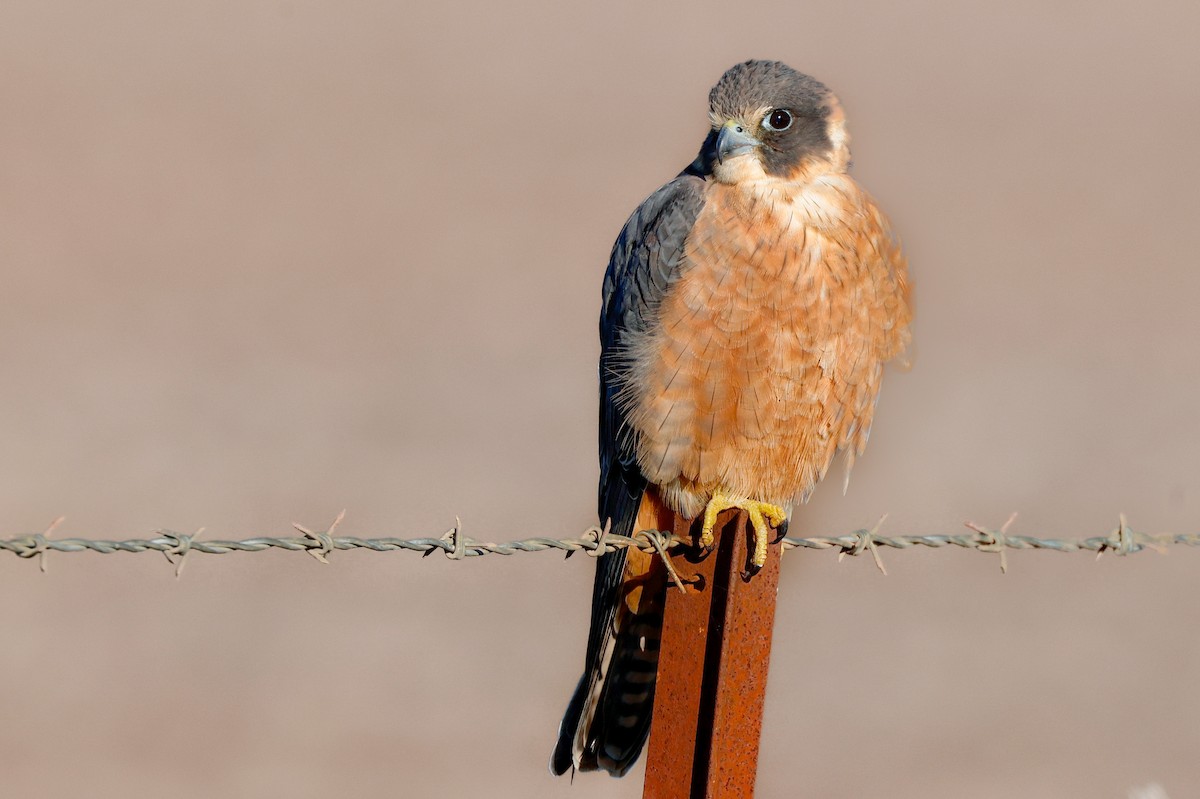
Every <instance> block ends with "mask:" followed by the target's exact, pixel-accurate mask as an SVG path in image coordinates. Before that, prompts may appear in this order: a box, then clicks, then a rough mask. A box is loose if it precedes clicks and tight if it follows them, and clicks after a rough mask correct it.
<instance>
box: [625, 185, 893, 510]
mask: <svg viewBox="0 0 1200 799" xmlns="http://www.w3.org/2000/svg"><path fill="white" fill-rule="evenodd" d="M707 192H708V195H707V197H706V201H705V204H704V207H703V208H702V210H701V211H700V214H699V216H698V218H697V219H696V223H695V225H694V227H693V229H692V231H691V233H690V235H689V236H688V240H687V245H686V249H685V265H684V267H683V269H682V270H681V273H680V276H679V278H678V279H677V281H676V282H675V284H674V285H673V286H672V287H671V289H670V290H669V291H668V292H667V293H666V295H665V296H664V298H663V301H662V304H661V306H660V308H659V309H658V314H657V321H656V323H655V324H654V325H653V326H652V327H651V329H650V330H648V331H647V332H646V333H644V334H643V335H642V336H641V337H640V338H639V339H638V340H636V341H635V342H634V344H633V345H632V347H631V350H630V355H631V358H630V360H629V364H630V370H629V373H628V374H627V375H626V381H627V382H626V392H625V395H624V401H625V402H626V403H627V407H628V409H629V418H630V420H631V424H632V427H633V429H634V433H635V435H636V436H637V441H638V461H639V466H640V467H641V469H642V471H643V473H644V474H645V475H646V477H647V478H648V479H649V480H650V481H651V482H653V483H656V484H658V485H659V486H661V487H662V490H663V496H664V499H666V501H667V502H668V504H669V505H671V506H672V507H674V509H675V510H677V511H679V512H680V513H683V514H684V515H685V516H689V517H691V516H695V515H696V514H698V513H699V512H700V511H701V510H702V509H703V506H704V503H705V502H707V500H708V498H709V497H710V496H711V494H712V492H713V491H716V490H722V491H724V492H726V493H730V494H733V495H735V496H743V497H746V498H750V499H757V500H762V501H768V502H772V503H776V504H780V505H789V504H790V502H791V500H792V499H793V498H794V497H796V496H807V494H808V493H809V492H810V491H811V490H812V488H813V486H814V484H815V483H816V482H817V481H818V480H819V479H820V478H821V477H822V476H823V475H824V473H825V471H826V469H827V468H828V467H829V464H830V462H831V460H832V459H833V457H834V455H835V454H836V453H837V451H838V450H839V449H842V448H845V449H847V450H848V457H849V458H850V459H851V460H852V459H853V457H854V455H856V454H859V453H861V452H862V449H863V447H864V446H865V445H866V441H867V434H868V432H869V430H870V427H871V419H872V415H873V413H874V408H875V400H876V397H877V396H878V393H879V384H880V377H881V372H882V367H883V364H884V363H885V362H886V361H888V360H890V359H892V358H895V357H897V356H899V355H900V354H901V353H902V352H903V351H904V349H905V348H906V346H907V344H908V341H909V331H908V326H909V321H910V319H911V316H912V313H911V308H910V302H909V289H908V278H907V270H906V265H905V261H904V257H903V255H902V254H901V251H900V248H899V245H898V243H897V241H896V240H895V237H894V236H893V234H892V232H891V230H890V228H889V225H888V222H887V220H886V218H885V217H884V216H883V215H882V213H881V212H880V211H879V210H878V208H877V207H876V206H875V204H874V202H873V201H872V200H871V198H870V197H869V196H868V195H867V194H866V193H865V192H864V191H863V190H862V189H861V188H859V186H858V185H857V184H856V183H855V182H854V181H853V179H851V178H850V177H849V176H847V175H845V174H838V173H835V174H829V175H825V176H821V177H818V178H816V179H813V180H811V181H806V182H805V183H803V184H797V183H789V182H784V181H764V182H756V183H753V184H750V185H746V184H738V185H728V184H721V183H717V182H712V183H709V185H708V188H707Z"/></svg>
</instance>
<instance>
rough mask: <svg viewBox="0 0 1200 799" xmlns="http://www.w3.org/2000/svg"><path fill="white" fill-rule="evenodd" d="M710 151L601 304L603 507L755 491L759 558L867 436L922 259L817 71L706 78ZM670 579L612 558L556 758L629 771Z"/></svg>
mask: <svg viewBox="0 0 1200 799" xmlns="http://www.w3.org/2000/svg"><path fill="white" fill-rule="evenodd" d="M708 101H709V116H710V119H711V122H712V129H711V130H710V131H709V133H708V137H707V138H706V139H705V140H704V144H703V146H702V147H701V148H700V154H699V155H698V156H697V157H696V160H695V161H693V162H692V163H691V165H689V166H688V167H687V169H685V170H683V172H681V173H680V174H679V176H678V177H676V178H675V179H674V180H672V181H671V182H670V183H668V184H666V185H665V186H663V187H662V188H661V189H659V190H658V191H656V192H655V193H654V194H652V195H650V197H649V198H648V199H647V200H646V201H645V202H643V203H642V204H641V206H639V207H638V209H637V210H636V211H635V212H634V213H633V216H631V217H630V218H629V221H628V222H626V224H625V228H624V229H623V230H622V231H621V235H620V236H618V237H617V241H616V244H615V245H614V246H613V251H612V256H611V259H610V261H609V264H608V271H607V273H606V274H605V276H604V306H603V310H602V312H601V316H600V342H601V348H602V349H601V355H600V503H599V504H600V520H601V522H602V523H604V522H610V523H611V531H612V532H613V533H616V534H619V535H629V534H631V533H633V532H635V531H636V530H639V529H661V525H658V524H656V523H655V521H656V520H658V519H661V518H663V516H662V513H663V511H664V509H665V510H668V511H673V512H675V513H678V514H680V515H682V516H683V517H685V518H687V519H693V518H695V517H697V516H700V515H703V517H704V519H703V523H702V526H701V531H700V544H701V545H702V546H711V545H712V541H713V527H714V523H715V521H716V517H717V514H718V513H719V512H720V511H722V510H724V509H726V508H741V509H744V510H745V511H746V512H747V514H748V516H749V518H750V521H751V523H752V525H753V529H754V538H755V546H754V553H753V555H752V565H753V566H761V565H762V564H763V562H764V560H765V558H766V553H767V544H768V537H769V536H770V534H771V528H779V527H781V526H782V525H784V524H785V522H786V520H787V517H788V515H789V514H790V512H791V507H792V503H793V501H795V499H797V498H800V499H801V500H803V499H805V498H807V497H808V495H809V493H810V492H811V491H812V488H813V486H814V485H815V484H816V482H817V481H818V480H820V479H821V477H822V476H824V474H825V471H826V470H827V469H828V468H829V464H830V461H832V460H833V457H834V455H835V454H837V452H838V451H839V450H845V451H846V460H847V471H848V470H849V466H850V465H851V464H852V463H853V460H854V457H855V455H858V454H860V453H862V451H863V448H864V447H865V446H866V443H867V434H868V433H869V432H870V429H871V418H872V415H873V413H874V410H875V401H876V398H877V396H878V394H879V385H880V378H881V373H882V370H883V364H884V363H885V362H886V361H888V360H891V359H893V358H896V357H897V356H900V355H901V354H902V353H903V352H904V351H905V349H906V346H907V344H908V342H909V321H910V319H911V317H912V310H911V306H910V301H909V283H908V273H907V267H906V264H905V260H904V256H903V255H902V254H901V251H900V245H899V243H898V241H897V239H896V237H895V236H894V235H893V233H892V231H891V228H890V226H889V223H888V220H887V218H886V217H884V215H883V213H882V212H880V210H879V209H878V208H877V207H876V206H875V203H874V201H873V200H872V199H871V197H870V196H868V195H867V193H866V192H865V191H863V189H862V188H860V187H859V185H858V184H857V183H855V182H854V180H853V179H852V178H851V177H850V176H849V175H848V174H847V168H848V166H849V163H850V151H849V147H848V136H847V133H846V126H845V119H844V116H843V114H842V108H841V105H840V104H839V102H838V100H837V98H836V97H835V96H834V95H833V94H832V93H831V92H830V91H829V89H827V88H826V87H825V86H824V85H823V84H821V83H820V82H818V81H816V80H814V79H813V78H811V77H809V76H807V75H803V74H801V73H799V72H796V71H795V70H793V69H791V68H790V67H788V66H786V65H784V64H781V63H779V62H776V61H747V62H746V63H744V64H738V65H737V66H735V67H733V68H732V69H730V70H729V71H728V72H726V73H725V74H724V75H723V76H722V77H721V79H720V81H718V82H717V85H716V86H715V87H713V89H712V91H711V92H710V93H709V97H708ZM664 590H665V581H664V579H663V569H662V567H661V563H659V562H657V561H655V560H654V559H653V558H651V557H650V556H647V555H645V554H643V553H641V552H639V551H636V550H628V549H624V550H621V551H618V552H612V553H610V554H607V555H603V556H601V557H600V558H599V561H598V564H597V569H596V581H595V586H594V594H593V598H592V627H591V633H590V635H589V638H588V647H587V655H586V661H585V671H584V674H583V677H582V679H581V680H580V681H579V686H578V688H576V690H575V694H574V696H573V697H572V699H571V703H570V704H569V705H568V707H567V712H566V715H565V716H564V718H563V721H562V726H561V727H560V729H559V739H558V745H557V747H556V748H555V750H554V754H553V756H552V757H551V760H550V769H551V771H553V772H554V773H555V774H562V773H564V772H566V771H567V770H569V769H571V768H576V769H579V770H581V771H588V770H594V769H604V770H606V771H608V772H610V773H612V774H614V775H621V774H624V773H625V771H626V770H628V769H629V767H630V766H631V765H632V764H633V762H634V761H635V760H636V759H637V757H638V754H639V753H640V752H641V749H642V746H643V744H644V743H645V740H646V735H647V733H648V731H649V728H650V715H651V708H652V705H653V701H654V682H655V679H656V674H657V665H658V640H659V631H660V629H661V624H662V605H663V601H664Z"/></svg>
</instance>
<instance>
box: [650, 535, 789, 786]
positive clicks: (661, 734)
mask: <svg viewBox="0 0 1200 799" xmlns="http://www.w3.org/2000/svg"><path fill="white" fill-rule="evenodd" d="M718 521H719V524H718V530H719V531H720V532H719V534H718V536H717V543H716V546H715V547H714V548H713V550H712V551H711V552H709V553H707V554H704V555H702V556H699V557H698V556H697V555H698V553H697V552H696V551H695V550H694V549H692V548H684V547H678V548H676V549H674V550H672V552H673V553H674V554H673V555H672V557H671V561H672V563H673V565H674V566H675V569H676V571H677V572H679V576H680V578H681V579H682V580H683V581H684V582H685V583H686V584H687V591H686V593H679V592H678V591H675V590H670V591H668V592H667V594H668V596H667V602H666V607H665V611H664V618H663V631H662V641H661V645H660V646H661V648H660V651H659V658H658V687H657V689H656V690H655V697H654V718H653V721H652V722H651V726H650V744H649V749H648V752H647V761H646V784H645V788H644V791H643V794H642V797H643V799H749V797H752V796H753V795H754V781H755V776H756V774H757V771H758V742H759V734H760V732H761V730H762V715H763V702H764V699H765V697H766V691H767V664H768V663H769V661H770V658H771V631H772V628H773V627H774V624H775V597H776V593H777V590H778V587H779V556H780V553H781V546H780V544H779V543H778V542H776V543H774V544H772V545H771V548H770V551H769V552H768V554H767V563H766V565H765V566H764V567H763V568H762V570H761V571H759V572H758V573H757V574H755V575H753V576H752V577H747V576H745V574H744V573H745V571H746V566H747V564H748V562H749V561H748V557H747V540H748V536H747V529H746V515H745V513H741V512H736V514H735V512H726V514H725V515H723V516H722V517H721V519H719V520H718ZM675 534H676V535H679V536H683V537H688V536H689V525H688V523H687V522H686V521H683V520H680V519H676V524H675ZM693 540H694V539H693Z"/></svg>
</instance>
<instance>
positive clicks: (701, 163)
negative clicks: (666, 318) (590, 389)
mask: <svg viewBox="0 0 1200 799" xmlns="http://www.w3.org/2000/svg"><path fill="white" fill-rule="evenodd" d="M706 149H707V148H706ZM705 158H706V156H705V155H704V151H702V153H701V156H700V157H698V158H697V161H696V163H693V164H692V165H691V166H689V167H688V169H687V170H685V171H684V172H683V173H681V174H680V175H679V176H678V177H677V178H675V179H674V180H672V181H671V182H670V183H668V184H666V185H665V186H663V187H662V188H661V189H659V190H658V191H656V192H655V193H654V194H652V195H650V197H648V198H647V199H646V201H645V202H643V203H642V204H641V205H640V206H639V207H638V209H637V210H636V211H635V212H634V213H633V215H632V216H631V217H630V218H629V221H628V222H626V223H625V227H624V228H623V229H622V230H621V234H620V235H619V236H618V237H617V240H616V243H615V244H614V245H613V249H612V255H611V256H610V258H609V263H608V270H607V271H606V272H605V275H604V289H603V292H604V298H603V307H602V310H601V313H600V347H601V352H600V431H599V432H600V440H599V444H600V490H599V497H598V500H599V502H598V511H599V517H600V523H601V524H602V525H603V524H604V523H605V522H608V521H611V525H612V527H611V532H612V533H614V534H616V535H629V534H630V533H632V532H634V530H633V529H632V528H633V524H634V521H635V520H636V518H637V514H638V507H639V505H640V503H641V500H642V494H643V493H644V492H645V489H646V478H645V477H643V476H642V473H641V471H640V470H639V469H638V465H637V448H636V442H635V440H634V437H633V435H632V433H631V431H630V430H629V428H628V425H627V420H626V417H625V410H624V408H623V406H622V403H621V402H619V400H618V396H619V395H620V393H621V389H622V386H621V381H620V377H619V376H620V375H621V374H622V373H624V371H625V369H626V364H625V363H624V359H625V358H626V357H628V355H627V353H628V349H629V348H628V343H629V342H628V337H629V334H630V333H634V334H636V333H640V332H644V331H646V330H647V329H648V328H649V327H650V325H651V324H652V321H653V317H654V314H655V312H656V309H657V306H658V304H659V302H660V301H661V300H662V297H663V295H664V294H665V293H666V291H667V289H668V287H669V286H670V285H671V284H672V283H673V282H674V281H675V279H676V278H677V277H678V274H679V270H680V268H681V265H682V262H683V254H684V246H685V244H686V242H687V237H688V234H689V233H690V232H691V229H692V226H693V224H695V221H696V217H697V215H698V214H699V213H700V208H701V206H702V205H703V204H704V184H705V181H704V179H703V177H702V174H703V171H706V168H707V166H708V163H707V162H706V161H705ZM702 170H703V171H702ZM625 562H626V555H625V551H624V550H619V551H617V552H612V553H609V554H607V555H603V556H601V557H600V558H599V559H598V561H597V563H596V579H595V583H594V585H593V592H592V619H591V631H590V633H589V635H588V646H587V654H586V660H585V671H584V674H583V678H582V679H581V680H580V682H579V686H578V687H577V688H576V690H575V695H574V696H573V697H572V699H571V703H570V704H569V705H568V707H567V712H566V715H565V716H564V718H563V722H562V725H561V726H560V728H559V741H558V746H557V747H556V748H555V751H554V755H553V757H552V758H551V761H550V768H551V770H552V771H553V772H554V773H556V774H562V773H564V772H565V771H567V770H568V769H569V768H571V767H572V765H573V752H572V746H573V742H574V739H575V734H576V729H577V727H578V725H579V723H580V718H581V715H582V714H583V712H584V710H585V705H586V703H587V700H588V698H589V697H590V696H591V695H592V693H593V689H594V687H595V685H596V681H597V680H599V679H600V677H601V674H600V670H601V665H602V664H601V660H602V657H603V652H604V649H605V646H606V644H607V642H608V640H609V639H610V638H611V637H612V635H613V625H614V622H613V619H614V616H615V614H616V609H617V596H618V589H619V588H620V585H621V581H622V577H623V573H624V570H625ZM585 766H591V767H592V768H595V765H593V763H592V762H589V763H586V764H585Z"/></svg>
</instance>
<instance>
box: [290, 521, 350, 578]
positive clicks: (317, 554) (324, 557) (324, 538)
mask: <svg viewBox="0 0 1200 799" xmlns="http://www.w3.org/2000/svg"><path fill="white" fill-rule="evenodd" d="M344 518H346V511H345V510H344V509H343V510H342V512H341V513H339V514H338V515H337V518H336V519H334V520H333V524H331V525H329V529H328V530H326V531H324V532H322V533H314V532H313V531H312V530H309V529H308V528H307V527H302V526H301V525H299V524H297V523H296V522H292V527H295V528H296V529H297V530H299V531H300V532H302V533H304V535H306V536H307V537H308V538H310V539H312V540H313V541H315V542H316V544H317V546H316V547H315V548H314V547H305V548H304V551H305V552H307V553H308V554H310V555H312V556H313V557H314V558H316V559H317V560H319V561H320V562H321V563H325V564H328V563H329V553H330V552H332V551H333V549H334V546H333V531H334V530H336V529H337V526H338V525H339V524H341V523H342V519H344Z"/></svg>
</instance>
